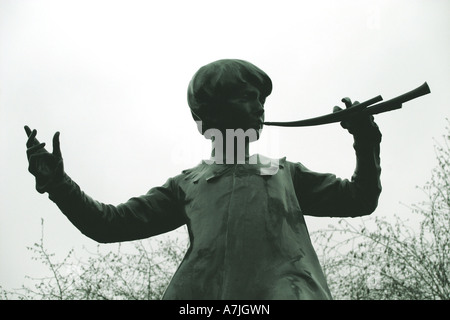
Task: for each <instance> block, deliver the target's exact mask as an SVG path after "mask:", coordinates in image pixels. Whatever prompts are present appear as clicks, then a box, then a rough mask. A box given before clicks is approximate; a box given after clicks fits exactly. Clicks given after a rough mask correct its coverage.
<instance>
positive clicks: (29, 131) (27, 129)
mask: <svg viewBox="0 0 450 320" xmlns="http://www.w3.org/2000/svg"><path fill="white" fill-rule="evenodd" d="M24 128H25V132H26V134H27V137H29V136H30V134H31V129H30V127H29V126H27V125H25V127H24Z"/></svg>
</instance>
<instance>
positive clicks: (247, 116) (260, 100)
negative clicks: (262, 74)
mask: <svg viewBox="0 0 450 320" xmlns="http://www.w3.org/2000/svg"><path fill="white" fill-rule="evenodd" d="M264 103H265V97H264V96H262V95H261V94H260V92H259V90H258V89H257V88H256V87H254V86H253V85H251V84H248V83H247V84H244V85H240V86H239V88H238V89H236V90H233V91H232V92H231V93H229V94H228V95H227V97H226V98H224V99H223V101H222V102H221V106H220V108H218V109H217V113H216V114H215V115H214V118H215V119H216V121H215V122H216V123H217V124H218V126H219V128H217V129H222V130H223V129H239V128H240V129H243V130H244V131H247V130H248V129H254V130H256V131H259V130H261V129H262V126H263V122H264Z"/></svg>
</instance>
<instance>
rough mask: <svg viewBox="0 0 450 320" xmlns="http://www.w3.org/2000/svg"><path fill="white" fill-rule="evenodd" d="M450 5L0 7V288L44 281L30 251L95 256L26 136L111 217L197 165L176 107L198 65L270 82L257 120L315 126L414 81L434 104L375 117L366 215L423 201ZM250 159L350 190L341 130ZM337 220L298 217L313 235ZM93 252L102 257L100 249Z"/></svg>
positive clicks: (449, 88)
mask: <svg viewBox="0 0 450 320" xmlns="http://www.w3.org/2000/svg"><path fill="white" fill-rule="evenodd" d="M449 39H450V1H439V0H435V1H425V0H424V1H411V0H408V1H361V0H358V1H356V0H355V1H283V0H278V1H261V0H258V1H243V0H239V1H230V0H228V1H130V0H127V1H111V0H108V1H95V0H89V1H80V0H77V1H61V0H58V1H41V0H28V1H26V0H22V1H17V0H0V122H1V123H0V143H1V146H2V152H1V153H0V173H1V184H0V285H1V286H3V287H5V288H13V287H19V286H20V285H21V284H22V283H23V282H24V277H25V275H31V276H34V275H38V274H39V272H40V271H41V269H42V266H40V265H39V264H37V263H35V262H33V261H31V259H30V252H28V251H27V250H26V247H27V246H30V245H32V244H33V243H34V242H36V241H38V240H39V237H40V232H41V225H40V221H41V218H43V219H44V220H45V237H46V243H47V247H48V249H49V250H50V251H53V252H56V253H57V256H58V257H59V256H63V255H64V254H65V253H67V252H68V251H69V250H70V249H71V248H76V249H77V250H78V249H80V248H81V247H82V246H83V245H85V246H88V247H93V246H95V245H96V244H95V242H94V241H92V240H90V239H88V238H86V237H85V236H83V235H82V234H81V233H80V232H79V231H78V230H77V229H76V228H75V227H74V226H72V225H71V224H70V222H69V221H68V220H67V219H66V218H65V216H64V215H63V214H61V213H60V212H59V210H58V208H57V207H56V205H55V204H54V203H52V202H51V201H50V200H49V199H48V197H47V195H41V194H39V193H37V192H36V190H35V188H34V177H33V176H32V175H31V174H30V173H28V171H27V165H28V163H27V160H26V155H25V150H26V148H25V142H26V136H25V132H24V130H23V126H24V125H25V124H27V125H29V126H30V127H31V128H36V129H37V130H38V139H40V140H41V141H45V142H47V143H48V145H49V146H50V149H51V139H52V136H53V133H54V132H55V131H60V132H61V150H62V154H63V157H64V161H65V169H66V172H67V173H68V174H69V175H70V176H71V177H72V178H73V179H74V180H75V181H76V182H78V183H79V185H80V186H81V187H82V189H83V190H84V191H86V193H88V194H89V195H90V196H92V197H93V198H95V199H97V200H99V201H102V202H106V203H112V204H119V203H121V202H124V201H126V200H128V199H129V198H130V197H133V196H136V195H141V194H144V193H146V192H147V191H148V190H149V189H150V188H151V187H153V186H157V185H161V184H163V183H164V182H165V181H166V180H167V178H169V177H171V176H174V175H177V174H179V173H180V172H181V171H182V170H183V169H186V168H188V167H192V166H194V165H196V164H197V163H198V162H199V161H200V159H202V158H206V157H208V156H209V152H210V151H209V147H210V146H209V144H208V142H207V141H206V140H205V139H204V138H203V137H202V136H200V135H199V134H198V132H197V129H196V125H195V122H194V121H193V120H192V118H191V115H190V112H189V108H188V106H187V102H186V90H187V85H188V82H189V80H190V79H191V77H192V75H193V74H194V73H195V72H196V71H197V70H198V68H199V67H201V66H202V65H204V64H207V63H209V62H212V61H215V60H218V59H223V58H239V59H244V60H248V61H250V62H252V63H254V64H256V65H257V66H258V67H260V68H261V69H263V70H264V71H266V72H267V73H268V75H269V76H270V77H271V78H272V81H273V84H274V90H273V93H272V95H271V96H269V97H268V99H267V102H266V120H267V121H284V120H286V121H288V120H289V121H292V120H298V119H303V118H308V117H314V116H319V115H322V114H325V113H329V112H331V111H332V108H333V106H335V105H340V106H342V103H341V102H340V100H341V98H343V97H345V96H348V97H350V98H352V99H356V100H360V101H363V100H367V99H369V98H372V97H374V96H377V95H379V94H381V95H382V96H383V98H384V99H385V100H387V99H390V98H392V97H394V96H397V95H399V94H402V93H404V92H406V91H409V90H411V89H414V88H415V87H417V86H419V85H421V84H422V83H423V82H425V81H427V82H428V84H429V85H430V87H431V91H432V93H431V94H430V95H426V96H424V97H421V98H418V99H416V100H413V101H411V102H408V103H406V104H405V105H404V106H403V109H401V110H397V111H393V112H390V113H385V114H381V115H378V116H376V122H377V123H378V125H379V127H380V129H381V131H382V133H383V142H382V146H381V160H382V184H383V192H382V195H381V198H380V203H379V207H378V209H377V210H376V212H375V213H374V215H377V216H392V215H393V214H394V213H398V214H403V215H404V217H405V218H406V217H407V216H408V209H407V208H406V207H405V206H404V205H402V204H401V203H405V204H411V203H414V202H417V201H419V200H422V199H424V196H423V194H422V193H421V192H420V191H419V190H417V189H416V186H421V185H423V184H424V183H425V182H426V181H427V180H428V178H429V177H430V172H431V169H432V167H434V166H435V165H436V161H435V157H434V149H433V138H436V139H438V140H440V137H441V135H442V134H443V133H444V127H445V125H446V121H445V118H446V117H448V116H449V105H450V102H449V101H450V77H449V74H450V61H449V57H450V40H449ZM252 147H253V149H252V150H251V151H252V153H253V152H261V153H264V154H266V155H268V156H272V157H282V156H287V159H288V160H289V161H293V162H302V163H303V164H304V165H306V166H307V167H309V168H310V169H312V170H315V171H319V172H333V173H335V174H336V175H338V176H340V177H343V178H350V177H351V174H352V173H353V170H354V166H355V159H354V152H353V149H352V138H351V136H350V135H349V134H348V133H347V132H346V131H345V130H343V129H342V128H341V127H340V126H339V124H331V125H326V126H320V127H312V128H274V127H266V128H264V131H263V134H262V137H261V140H260V141H258V142H257V143H255V145H254V146H252ZM335 222H336V220H334V219H331V218H321V219H317V218H314V219H313V218H308V219H307V223H308V227H309V229H310V230H311V231H312V230H316V229H317V228H321V227H323V226H326V225H328V224H330V223H335ZM104 247H105V248H106V250H107V249H108V248H109V247H108V245H104Z"/></svg>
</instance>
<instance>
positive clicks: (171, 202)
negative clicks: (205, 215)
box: [47, 174, 185, 243]
mask: <svg viewBox="0 0 450 320" xmlns="http://www.w3.org/2000/svg"><path fill="white" fill-rule="evenodd" d="M175 190H176V186H175V183H174V180H173V179H172V178H170V179H169V180H167V182H166V183H165V184H164V185H162V186H160V187H155V188H152V189H150V191H148V192H147V193H146V194H145V195H142V196H139V197H134V198H131V199H129V200H128V201H127V202H125V203H122V204H119V205H117V206H114V205H111V204H104V203H101V202H99V201H96V200H94V199H92V198H91V197H90V196H88V195H87V194H85V193H84V192H83V191H82V190H81V189H80V187H79V186H78V185H77V184H76V183H75V182H74V181H73V180H72V179H71V178H70V177H69V176H68V175H67V174H64V177H63V179H62V181H59V182H58V183H55V184H54V185H52V186H51V187H50V188H49V190H47V192H48V193H49V198H50V199H51V200H52V201H53V202H55V203H56V205H57V206H58V207H59V209H60V210H61V211H62V212H63V213H64V215H66V216H67V218H68V219H69V220H70V221H71V222H72V223H73V224H74V225H75V226H76V227H77V228H78V229H79V230H80V231H81V232H82V233H83V234H85V235H86V236H88V237H89V238H92V239H93V240H95V241H98V242H102V243H109V242H120V241H131V240H138V239H143V238H148V237H151V236H155V235H158V234H161V233H164V232H168V231H171V230H174V229H176V228H178V227H179V226H181V225H183V224H184V223H185V219H184V214H183V209H182V208H183V207H182V205H181V202H180V201H181V200H180V199H179V197H177V192H175Z"/></svg>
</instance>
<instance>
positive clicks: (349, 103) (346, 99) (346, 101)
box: [341, 97, 352, 108]
mask: <svg viewBox="0 0 450 320" xmlns="http://www.w3.org/2000/svg"><path fill="white" fill-rule="evenodd" d="M341 101H342V102H343V103H344V104H345V107H346V108H350V107H351V106H352V100H350V98H349V97H345V98H342V100H341Z"/></svg>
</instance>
